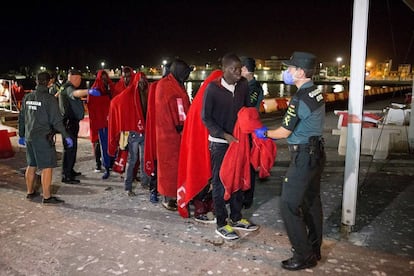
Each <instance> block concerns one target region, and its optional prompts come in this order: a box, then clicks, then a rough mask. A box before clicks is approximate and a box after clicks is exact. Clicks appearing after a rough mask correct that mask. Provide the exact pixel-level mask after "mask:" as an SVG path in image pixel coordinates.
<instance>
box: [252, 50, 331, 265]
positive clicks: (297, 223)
mask: <svg viewBox="0 0 414 276" xmlns="http://www.w3.org/2000/svg"><path fill="white" fill-rule="evenodd" d="M283 63H284V64H285V65H287V66H288V67H287V70H286V71H284V72H283V81H284V82H285V83H286V84H288V85H295V86H296V87H297V88H298V90H297V92H296V93H295V94H294V95H293V96H292V99H291V101H290V102H289V107H288V110H287V111H286V114H285V115H284V117H283V121H282V126H281V127H279V128H277V129H272V130H268V129H267V128H266V127H264V128H260V129H257V130H255V133H256V135H257V136H258V137H259V138H265V137H269V138H272V139H282V138H287V142H288V147H289V151H290V154H291V162H290V165H289V168H288V170H287V172H286V176H285V179H284V182H283V188H282V197H281V212H282V217H283V220H284V223H285V226H286V231H287V234H288V236H289V240H290V242H291V244H292V251H293V257H292V258H290V259H287V260H284V261H282V267H283V268H284V269H288V270H299V269H305V268H309V267H314V266H316V265H317V260H320V259H321V252H320V248H321V244H322V223H323V217H322V204H321V198H320V181H321V174H322V171H323V167H324V162H325V152H324V148H323V139H322V133H323V128H324V121H325V102H324V98H323V94H322V91H321V90H320V89H318V88H317V87H316V86H315V85H314V84H313V81H312V76H313V74H314V71H315V64H316V58H315V56H314V55H313V54H310V53H306V52H294V53H293V55H292V57H291V58H290V60H286V61H284V62H283Z"/></svg>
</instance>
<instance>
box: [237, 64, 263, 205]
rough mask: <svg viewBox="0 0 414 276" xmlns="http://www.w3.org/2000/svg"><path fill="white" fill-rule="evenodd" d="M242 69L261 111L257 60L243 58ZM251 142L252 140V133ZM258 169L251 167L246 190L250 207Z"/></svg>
mask: <svg viewBox="0 0 414 276" xmlns="http://www.w3.org/2000/svg"><path fill="white" fill-rule="evenodd" d="M241 63H242V69H241V75H242V77H244V78H246V79H247V81H248V84H249V94H250V103H251V105H252V106H254V107H256V109H257V110H258V111H259V112H260V105H261V103H262V101H263V97H264V93H263V88H262V86H261V85H260V83H259V82H258V81H257V80H256V78H255V77H254V70H255V69H256V61H255V60H254V59H253V58H251V57H242V58H241ZM249 136H250V142H251V140H252V138H251V135H249ZM256 175H257V173H256V171H255V170H254V168H253V166H251V169H250V189H249V190H247V191H245V192H244V200H243V207H244V208H245V209H249V208H250V207H251V206H252V205H253V198H254V188H255V186H256Z"/></svg>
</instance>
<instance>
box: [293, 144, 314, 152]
mask: <svg viewBox="0 0 414 276" xmlns="http://www.w3.org/2000/svg"><path fill="white" fill-rule="evenodd" d="M288 149H289V151H291V152H296V151H309V144H289V145H288Z"/></svg>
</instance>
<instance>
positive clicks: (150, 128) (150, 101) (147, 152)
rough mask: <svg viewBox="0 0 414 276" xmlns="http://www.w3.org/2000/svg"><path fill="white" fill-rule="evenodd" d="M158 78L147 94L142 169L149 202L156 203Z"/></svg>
mask: <svg viewBox="0 0 414 276" xmlns="http://www.w3.org/2000/svg"><path fill="white" fill-rule="evenodd" d="M170 67H171V62H169V63H167V64H166V65H165V66H164V67H163V74H162V77H163V78H165V77H166V76H168V74H170ZM158 82H159V80H157V81H153V82H151V83H150V84H149V88H148V94H147V114H146V117H145V119H146V122H145V142H144V171H145V173H146V174H147V175H148V176H149V179H150V180H149V190H150V202H151V203H158V201H159V200H158V188H157V186H158V185H157V147H156V140H157V139H156V133H155V90H156V88H157V84H158Z"/></svg>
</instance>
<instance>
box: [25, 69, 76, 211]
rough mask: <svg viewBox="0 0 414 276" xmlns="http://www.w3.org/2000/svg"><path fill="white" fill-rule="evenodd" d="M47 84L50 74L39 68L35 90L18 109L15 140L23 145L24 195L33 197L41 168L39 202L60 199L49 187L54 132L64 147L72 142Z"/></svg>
mask: <svg viewBox="0 0 414 276" xmlns="http://www.w3.org/2000/svg"><path fill="white" fill-rule="evenodd" d="M50 84H51V82H50V74H49V73H48V72H41V73H39V74H38V75H37V87H36V90H35V91H33V92H32V93H28V94H27V95H26V96H25V97H24V99H23V103H22V109H21V111H20V113H19V141H18V143H19V144H20V145H22V146H26V160H27V168H26V173H25V180H26V188H27V195H26V198H27V199H28V200H34V199H35V198H36V197H38V196H40V194H39V192H37V191H36V190H35V189H34V183H35V179H36V171H37V169H40V170H42V172H41V182H42V192H43V199H42V203H43V204H59V203H63V202H64V200H62V199H60V198H58V197H55V196H52V191H51V185H52V176H53V168H54V167H56V164H57V161H56V148H55V142H54V135H55V133H56V131H58V132H60V133H61V135H62V138H63V140H64V141H65V142H64V143H65V145H66V147H68V148H71V147H72V146H73V140H72V138H71V137H70V135H69V134H68V133H67V132H66V129H65V127H64V125H63V117H62V115H61V114H60V112H59V106H58V103H57V101H56V98H55V97H54V96H53V95H51V94H49V88H48V86H49V85H50Z"/></svg>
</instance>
